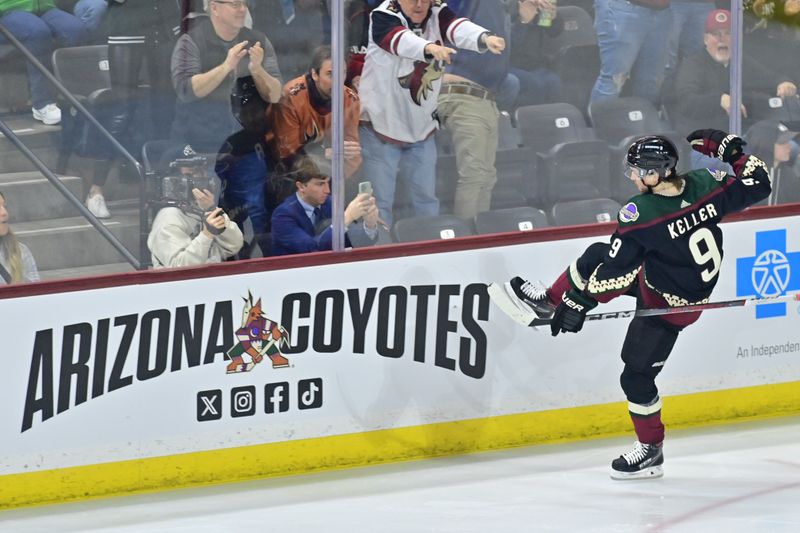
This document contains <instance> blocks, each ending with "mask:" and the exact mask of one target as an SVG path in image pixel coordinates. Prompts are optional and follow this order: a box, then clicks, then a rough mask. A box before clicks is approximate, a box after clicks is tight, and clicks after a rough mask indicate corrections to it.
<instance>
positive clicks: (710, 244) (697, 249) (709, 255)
mask: <svg viewBox="0 0 800 533" xmlns="http://www.w3.org/2000/svg"><path fill="white" fill-rule="evenodd" d="M701 243H702V245H701ZM689 250H690V251H691V252H692V258H693V259H694V262H695V263H697V264H698V266H703V265H706V264H708V263H711V265H710V266H709V268H706V269H705V270H703V271H702V272H701V273H700V277H701V278H702V280H703V281H704V282H705V283H708V282H710V281H711V280H713V279H714V278H715V277H716V275H717V274H718V273H719V268H720V267H721V266H722V254H720V252H719V247H718V246H717V241H716V240H714V234H713V233H711V230H710V229H708V228H700V229H698V230H697V231H695V232H694V233H692V235H691V237H689Z"/></svg>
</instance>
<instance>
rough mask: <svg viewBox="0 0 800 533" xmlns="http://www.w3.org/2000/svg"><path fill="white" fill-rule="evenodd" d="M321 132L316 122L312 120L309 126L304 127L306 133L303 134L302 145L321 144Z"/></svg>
mask: <svg viewBox="0 0 800 533" xmlns="http://www.w3.org/2000/svg"><path fill="white" fill-rule="evenodd" d="M323 137H324V136H323V135H322V132H321V131H320V129H319V126H317V123H316V121H314V120H312V121H311V124H309V125H308V126H306V131H304V132H303V144H308V143H310V142H322V139H323Z"/></svg>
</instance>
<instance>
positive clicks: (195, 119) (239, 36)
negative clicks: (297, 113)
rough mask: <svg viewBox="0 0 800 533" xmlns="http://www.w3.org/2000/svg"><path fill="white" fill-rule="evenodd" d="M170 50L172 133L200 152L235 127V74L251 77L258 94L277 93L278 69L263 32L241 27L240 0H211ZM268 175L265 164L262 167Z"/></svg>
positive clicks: (272, 97) (268, 97) (243, 8)
mask: <svg viewBox="0 0 800 533" xmlns="http://www.w3.org/2000/svg"><path fill="white" fill-rule="evenodd" d="M205 9H206V13H207V14H208V17H199V18H197V19H195V21H194V22H193V24H192V25H191V27H190V29H189V31H188V32H187V33H185V34H184V35H182V36H181V38H180V39H178V42H177V44H176V45H175V49H174V50H173V53H172V83H173V85H174V86H175V90H176V91H177V93H178V105H177V109H176V116H175V122H174V124H173V128H172V129H173V131H172V135H173V137H174V138H176V139H178V140H180V141H181V142H186V143H189V144H191V145H192V146H193V147H195V149H196V150H198V151H201V152H216V151H217V150H218V149H219V147H220V146H222V144H223V142H224V141H225V139H226V138H227V137H228V136H229V135H230V134H232V133H233V132H235V131H236V130H238V129H239V123H238V122H237V121H236V119H235V117H234V115H233V112H232V110H231V92H232V90H233V88H234V86H235V82H236V79H238V78H241V77H245V76H252V77H253V80H254V83H255V86H256V88H257V90H258V93H259V95H260V96H261V98H263V99H264V101H265V102H267V103H275V102H277V101H278V100H279V99H280V96H281V73H280V70H279V68H278V60H277V57H276V55H275V50H274V49H273V47H272V44H271V43H270V42H269V40H268V39H267V37H266V36H265V35H264V34H263V33H261V32H258V31H255V30H251V29H249V28H247V27H245V20H246V17H247V13H248V9H247V2H245V1H244V0H209V1H208V2H207V3H206V5H205ZM262 170H263V172H264V174H266V166H265V167H264V168H263V169H262Z"/></svg>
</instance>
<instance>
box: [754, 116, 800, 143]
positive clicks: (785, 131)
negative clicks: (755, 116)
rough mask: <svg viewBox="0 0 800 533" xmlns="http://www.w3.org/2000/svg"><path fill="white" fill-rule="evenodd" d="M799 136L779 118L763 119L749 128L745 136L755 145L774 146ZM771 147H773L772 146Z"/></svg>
mask: <svg viewBox="0 0 800 533" xmlns="http://www.w3.org/2000/svg"><path fill="white" fill-rule="evenodd" d="M796 136H797V132H796V131H792V130H790V129H789V128H788V127H787V126H786V124H784V123H782V122H778V121H777V120H761V121H759V122H756V123H755V124H753V125H752V126H750V129H748V130H747V133H746V134H745V138H746V139H747V142H748V143H750V144H751V145H753V146H759V145H760V146H770V147H771V146H772V145H773V144H786V143H788V142H789V141H791V140H792V139H794V138H795V137H796ZM770 149H771V148H770Z"/></svg>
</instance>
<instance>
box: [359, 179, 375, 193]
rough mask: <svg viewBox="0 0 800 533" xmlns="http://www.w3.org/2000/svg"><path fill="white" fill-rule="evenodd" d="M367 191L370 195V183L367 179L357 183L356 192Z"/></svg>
mask: <svg viewBox="0 0 800 533" xmlns="http://www.w3.org/2000/svg"><path fill="white" fill-rule="evenodd" d="M363 193H367V194H369V195H370V196H372V183H371V182H369V181H362V182H361V183H359V184H358V194H363Z"/></svg>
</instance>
